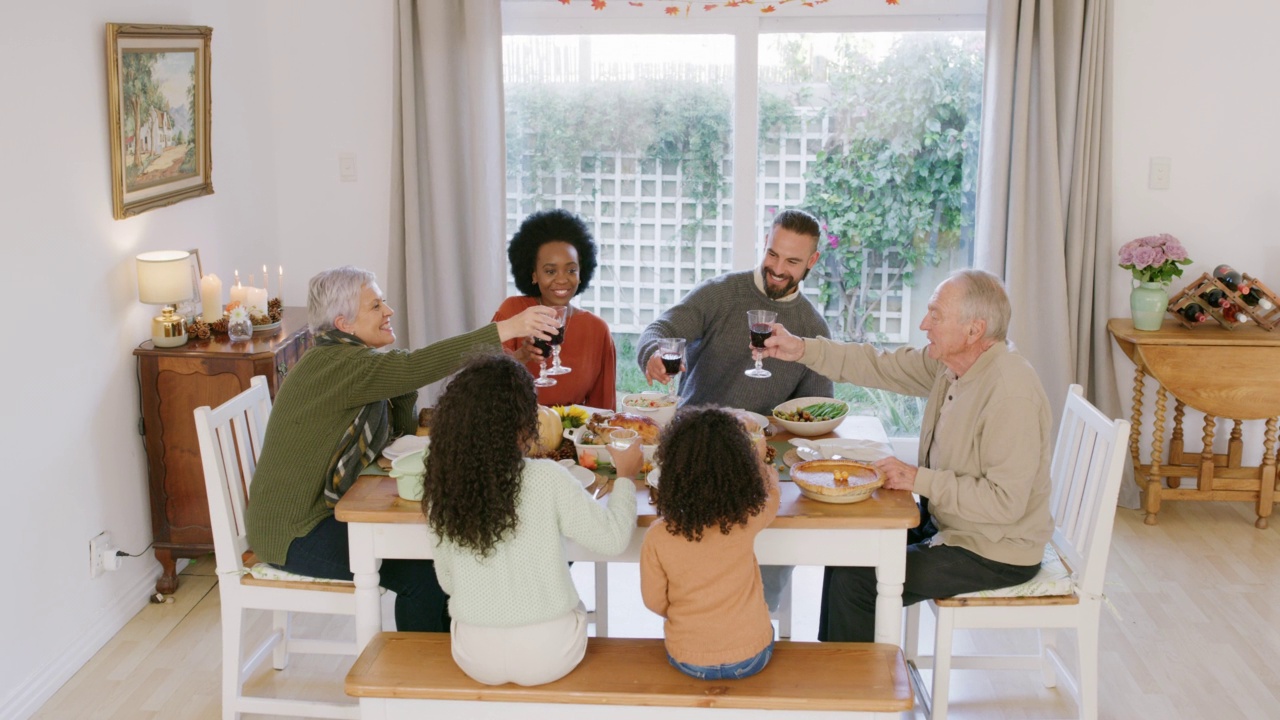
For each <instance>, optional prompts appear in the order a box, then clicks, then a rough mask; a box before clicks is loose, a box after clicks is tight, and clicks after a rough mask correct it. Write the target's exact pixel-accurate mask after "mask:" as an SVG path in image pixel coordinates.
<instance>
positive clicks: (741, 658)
mask: <svg viewBox="0 0 1280 720" xmlns="http://www.w3.org/2000/svg"><path fill="white" fill-rule="evenodd" d="M747 422H751V421H749V420H741V419H739V418H738V417H737V416H736V415H734V414H732V413H731V412H730V411H727V410H724V409H722V408H717V407H686V408H682V409H680V410H678V411H677V412H676V415H675V417H674V418H672V420H671V423H670V424H668V425H667V427H666V429H664V430H663V431H662V436H661V438H660V439H659V441H658V452H657V455H656V456H655V459H654V463H655V465H657V466H658V467H661V468H662V477H661V479H660V484H659V486H658V489H657V499H656V500H655V501H654V506H655V508H656V509H657V513H658V519H657V520H656V521H655V522H654V523H653V524H652V525H650V526H649V529H648V531H646V532H645V535H644V545H643V546H642V547H641V549H640V593H641V595H642V596H643V599H644V604H645V606H646V607H648V608H649V609H650V610H652V611H654V612H655V613H657V614H659V615H661V616H662V617H663V618H664V620H665V622H664V624H663V634H664V635H665V637H666V647H667V659H668V661H669V662H670V663H671V664H672V665H673V666H674V667H675V668H676V669H677V670H679V671H681V672H683V673H685V674H687V675H691V676H693V677H696V678H701V679H703V680H732V679H735V678H744V677H748V676H751V675H754V674H756V673H758V672H760V671H761V670H763V669H764V666H765V665H767V664H768V662H769V658H770V657H772V655H773V625H772V624H771V623H770V622H769V608H768V606H766V605H765V601H764V587H763V585H762V583H761V582H760V567H759V565H758V563H757V562H756V556H755V539H756V535H758V534H759V533H760V531H761V530H763V529H764V528H765V527H766V526H768V524H769V523H770V522H772V521H773V518H774V517H776V516H777V514H778V472H777V470H775V469H774V468H773V466H772V465H769V464H768V463H765V462H764V448H763V447H761V446H762V445H763V442H759V443H755V442H753V441H752V439H751V437H750V435H749V434H748V430H747V428H746V427H744V423H747ZM752 424H753V425H754V423H752Z"/></svg>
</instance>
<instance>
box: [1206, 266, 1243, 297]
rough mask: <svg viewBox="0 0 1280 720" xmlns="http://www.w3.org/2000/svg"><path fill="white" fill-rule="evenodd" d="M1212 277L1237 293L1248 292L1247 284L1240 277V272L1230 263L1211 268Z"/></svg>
mask: <svg viewBox="0 0 1280 720" xmlns="http://www.w3.org/2000/svg"><path fill="white" fill-rule="evenodd" d="M1213 277H1214V278H1215V279H1217V281H1218V282H1220V283H1222V284H1223V285H1226V286H1227V289H1228V290H1231V291H1232V292H1238V293H1241V294H1243V293H1247V292H1249V284H1248V283H1246V282H1245V281H1244V278H1242V277H1240V273H1238V272H1236V271H1235V270H1234V269H1232V267H1231V266H1230V265H1219V266H1218V267H1216V268H1214V269H1213Z"/></svg>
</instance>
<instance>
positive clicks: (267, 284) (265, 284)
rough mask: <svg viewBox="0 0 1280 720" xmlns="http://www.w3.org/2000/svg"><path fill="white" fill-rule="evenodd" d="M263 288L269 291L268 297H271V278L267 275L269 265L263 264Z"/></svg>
mask: <svg viewBox="0 0 1280 720" xmlns="http://www.w3.org/2000/svg"><path fill="white" fill-rule="evenodd" d="M262 289H263V290H266V291H267V297H271V278H269V277H267V266H266V265H263V266H262Z"/></svg>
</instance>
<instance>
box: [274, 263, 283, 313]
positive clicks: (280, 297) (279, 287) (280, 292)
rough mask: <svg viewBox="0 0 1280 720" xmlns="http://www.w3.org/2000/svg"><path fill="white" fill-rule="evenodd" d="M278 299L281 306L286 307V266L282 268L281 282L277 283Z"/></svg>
mask: <svg viewBox="0 0 1280 720" xmlns="http://www.w3.org/2000/svg"><path fill="white" fill-rule="evenodd" d="M276 299H277V300H279V301H280V306H281V307H284V266H283V265H281V266H280V280H279V281H277V282H276Z"/></svg>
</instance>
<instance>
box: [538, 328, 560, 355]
mask: <svg viewBox="0 0 1280 720" xmlns="http://www.w3.org/2000/svg"><path fill="white" fill-rule="evenodd" d="M551 337H552V339H555V335H552V336H551ZM560 338H561V339H562V340H563V339H564V333H560ZM533 346H534V347H536V348H538V350H539V351H540V352H541V353H542V356H543V357H551V341H550V340H543V339H542V338H534V339H533Z"/></svg>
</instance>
